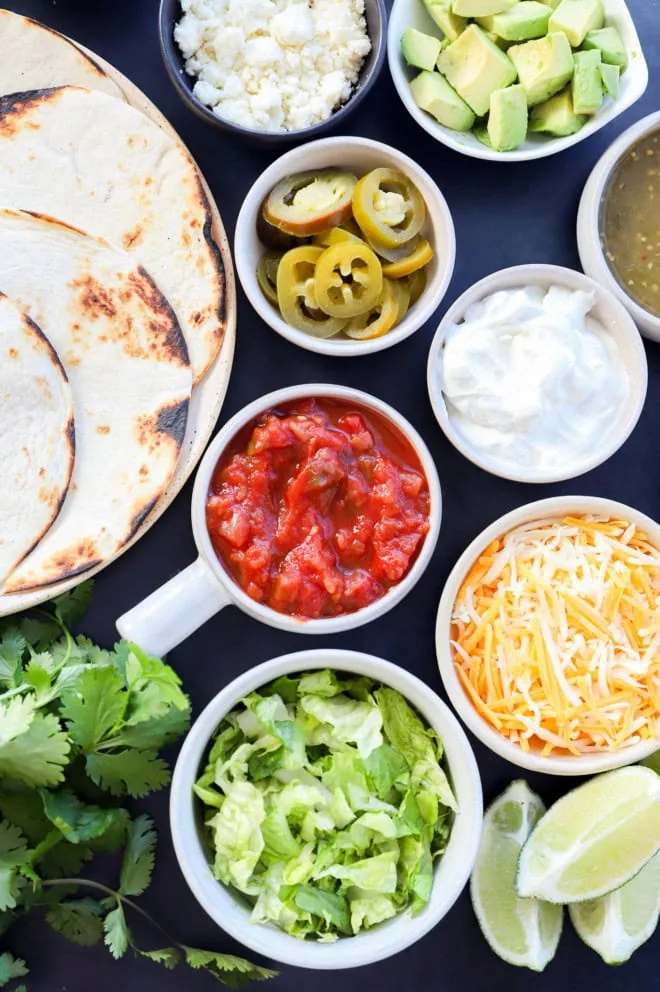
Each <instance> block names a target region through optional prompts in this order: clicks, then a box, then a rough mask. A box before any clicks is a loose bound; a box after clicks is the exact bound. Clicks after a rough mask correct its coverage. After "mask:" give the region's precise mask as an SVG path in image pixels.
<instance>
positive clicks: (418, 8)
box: [387, 0, 649, 162]
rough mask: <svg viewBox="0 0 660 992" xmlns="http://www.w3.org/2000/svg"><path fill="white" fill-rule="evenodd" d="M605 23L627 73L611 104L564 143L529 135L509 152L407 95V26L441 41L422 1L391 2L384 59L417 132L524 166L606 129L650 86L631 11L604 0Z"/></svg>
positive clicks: (411, 72)
mask: <svg viewBox="0 0 660 992" xmlns="http://www.w3.org/2000/svg"><path fill="white" fill-rule="evenodd" d="M603 3H604V7H605V12H606V15H607V23H608V24H612V25H613V26H614V27H616V28H617V29H618V31H619V33H620V35H621V37H622V39H623V42H624V44H625V46H626V52H627V53H628V62H629V64H628V68H627V69H626V71H625V72H624V74H623V75H622V76H621V88H620V91H619V96H618V98H617V99H616V100H611V99H610V98H609V97H608V98H607V99H606V101H605V103H604V105H603V106H602V107H601V109H600V110H599V111H598V113H597V114H596V115H595V116H594V117H593V118H592V119H591V120H590V121H588V122H587V123H586V124H585V126H584V127H583V128H582V129H581V130H580V131H578V132H577V134H571V135H569V136H568V137H566V138H553V137H550V136H548V135H542V134H530V135H529V136H528V137H527V140H526V141H525V142H524V143H523V144H522V145H521V146H520V148H516V149H515V151H512V152H496V151H493V149H492V148H488V147H487V146H486V145H484V144H482V143H481V142H480V141H479V140H478V139H477V138H475V136H474V135H473V134H472V133H471V132H469V131H467V132H461V131H452V130H451V128H448V127H443V126H442V124H438V122H437V121H436V120H435V119H434V118H433V117H431V115H430V114H427V113H425V111H423V110H420V108H419V107H418V106H417V104H416V103H415V101H414V100H413V98H412V94H411V92H410V85H409V84H410V80H411V79H412V78H413V77H414V76H415V75H416V74H417V71H418V70H416V69H413V68H411V67H410V66H408V65H407V64H406V61H405V59H404V57H403V55H402V54H401V37H402V35H403V32H404V31H405V30H406V28H408V27H414V28H417V30H418V31H424V32H425V33H426V34H433V35H435V36H436V37H440V34H441V32H440V29H439V28H438V27H437V25H435V24H434V23H433V21H432V20H431V18H430V17H429V15H428V14H427V13H426V10H425V9H424V5H423V3H422V0H395V2H394V6H393V8H392V13H391V14H390V24H389V29H388V35H387V57H388V61H389V65H390V72H391V73H392V79H393V80H394V85H395V86H396V89H397V91H398V94H399V96H400V97H401V99H402V101H403V104H404V106H405V107H406V110H407V111H408V112H409V113H410V114H411V116H412V117H414V118H415V120H416V121H417V123H418V124H419V125H420V127H423V128H424V130H425V131H428V133H429V134H430V135H432V137H434V138H435V139H436V140H437V141H440V142H442V144H443V145H447V147H448V148H453V149H454V151H457V152H460V153H461V154H462V155H470V156H471V157H472V158H483V159H489V160H491V161H493V162H526V161H529V160H530V159H536V158H545V157H546V156H548V155H555V154H556V153H557V152H561V151H563V150H564V149H565V148H570V147H571V146H572V145H577V144H578V142H580V141H584V139H585V138H588V137H589V136H590V135H592V134H595V132H596V131H599V130H600V129H601V127H605V125H606V124H609V123H610V121H613V120H614V119H615V118H616V117H618V116H619V114H622V113H623V112H624V110H627V109H628V108H629V107H631V106H632V105H633V103H635V102H636V101H637V100H639V98H640V97H641V96H642V94H643V93H644V90H645V89H646V87H647V84H648V81H649V73H648V67H647V65H646V60H645V58H644V54H643V52H642V46H641V45H640V42H639V38H638V36H637V31H636V30H635V24H634V22H633V19H632V17H631V14H630V11H629V10H628V7H627V5H626V4H625V3H624V2H623V0H603Z"/></svg>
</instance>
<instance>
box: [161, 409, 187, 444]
mask: <svg viewBox="0 0 660 992" xmlns="http://www.w3.org/2000/svg"><path fill="white" fill-rule="evenodd" d="M188 405H189V404H188V400H182V402H181V403H173V404H171V405H170V406H164V407H163V408H162V410H160V412H159V414H158V421H157V424H158V432H159V433H160V434H169V436H170V437H171V438H172V439H173V440H174V441H175V442H176V444H177V446H178V447H179V448H180V447H181V446H182V444H183V439H184V437H185V434H186V424H187V423H188Z"/></svg>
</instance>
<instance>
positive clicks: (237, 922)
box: [170, 650, 482, 970]
mask: <svg viewBox="0 0 660 992" xmlns="http://www.w3.org/2000/svg"><path fill="white" fill-rule="evenodd" d="M314 668H333V669H338V670H339V671H345V672H355V673H357V674H360V675H367V676H369V677H370V678H373V679H376V680H377V681H380V682H382V683H384V684H385V685H387V686H391V687H392V688H394V689H397V690H398V691H399V692H401V693H402V695H404V696H405V697H406V699H408V700H409V701H410V702H411V703H412V704H413V706H415V707H416V708H417V710H418V711H419V712H420V713H421V715H422V716H423V717H424V718H425V719H426V720H427V721H428V723H429V725H430V726H431V727H433V729H434V730H436V731H437V732H438V734H439V735H440V738H441V739H442V742H443V745H444V748H445V758H446V762H447V768H448V770H449V774H450V777H451V780H452V785H453V787H454V792H455V794H456V798H457V800H458V805H459V812H458V813H457V814H456V819H455V821H454V826H453V829H452V832H451V835H450V838H449V844H448V845H447V850H446V852H445V854H444V855H443V857H442V858H441V859H440V860H439V861H438V862H437V865H436V869H435V881H434V884H433V891H432V894H431V899H430V902H429V904H428V906H427V907H426V909H424V910H423V912H422V913H420V914H419V916H416V917H412V916H410V914H409V913H403V914H401V915H399V916H397V917H395V918H393V919H391V920H388V921H387V922H385V923H383V924H381V925H380V926H378V927H375V928H374V929H373V930H368V931H365V932H363V933H360V934H358V935H357V936H355V937H346V938H340V939H339V940H338V941H336V942H335V943H333V944H324V943H317V942H315V941H311V940H307V941H302V940H298V939H297V938H295V937H291V936H290V935H289V934H287V933H284V932H282V931H281V930H277V929H275V928H274V927H270V926H263V925H255V924H252V923H250V914H249V907H248V906H247V903H246V902H244V901H243V900H242V899H241V898H240V897H239V896H237V895H234V894H232V893H230V892H229V891H228V890H227V889H225V888H224V886H223V885H221V883H220V882H218V881H216V879H215V878H214V877H213V874H212V872H211V869H210V867H209V864H208V858H209V852H208V851H207V850H206V849H205V845H204V843H203V838H202V835H201V830H200V818H199V815H198V813H199V809H198V804H197V801H196V799H195V798H194V794H193V791H192V787H193V783H194V782H195V781H196V779H197V777H198V775H199V772H200V768H201V766H202V765H203V763H204V757H205V754H206V750H207V747H208V744H209V740H210V738H211V737H212V735H213V732H214V731H215V729H216V727H217V726H218V725H219V724H220V723H221V722H222V720H223V719H224V717H225V716H226V715H227V713H229V711H230V710H232V709H233V707H234V706H235V705H236V704H237V703H238V701H239V700H240V699H242V698H243V697H244V696H246V695H247V694H248V693H250V692H253V691H255V690H257V689H259V687H260V686H263V685H265V684H266V683H267V682H270V681H271V680H272V679H275V678H278V677H279V676H280V675H286V674H290V673H293V672H302V671H306V670H308V669H314ZM481 822H482V794H481V782H480V778H479V770H478V768H477V763H476V761H475V758H474V755H473V753H472V749H471V747H470V744H469V742H468V739H467V737H466V736H465V734H464V732H463V730H462V729H461V726H460V724H459V723H458V721H457V719H456V718H455V716H454V715H453V714H452V713H451V711H450V710H449V708H448V707H447V706H446V705H445V703H443V702H442V700H441V699H439V698H438V696H437V695H436V694H435V693H434V692H432V691H431V689H429V688H428V686H426V685H425V684H424V683H423V682H421V681H420V679H418V678H416V677H415V676H414V675H411V674H410V673H409V672H407V671H405V670H404V669H403V668H399V667H398V666H397V665H393V664H391V663H390V662H388V661H383V660H382V659H381V658H375V657H373V656H372V655H367V654H362V653H360V652H357V651H338V650H315V651H300V652H298V653H296V654H288V655H284V656H283V657H280V658H274V659H272V660H271V661H267V662H266V663H265V664H263V665H259V666H258V667H257V668H253V669H251V670H250V671H249V672H246V674H245V675H241V676H240V677H239V678H237V679H235V680H234V681H233V682H231V683H230V684H229V685H228V686H227V687H226V688H225V689H223V690H222V692H220V693H219V695H217V696H216V697H215V698H214V699H212V700H211V702H210V703H209V704H208V706H207V707H206V709H205V710H203V712H202V713H201V714H200V716H199V717H198V718H197V720H196V721H195V723H194V724H193V726H192V729H191V731H190V733H189V734H188V736H187V737H186V739H185V741H184V744H183V747H182V749H181V753H180V754H179V758H178V760H177V763H176V768H175V770H174V777H173V780H172V790H171V794H170V825H171V829H172V840H173V842H174V850H175V852H176V856H177V858H178V861H179V865H180V867H181V870H182V872H183V874H184V877H185V879H186V881H187V883H188V885H189V886H190V889H191V890H192V892H193V895H194V896H195V898H196V899H197V900H198V902H199V903H200V905H201V906H202V907H203V908H204V909H205V910H206V912H207V913H208V914H209V916H210V917H211V918H212V919H213V920H215V922H216V923H217V924H218V925H219V926H221V927H222V928H223V929H224V930H226V931H227V933H229V934H231V936H232V937H235V938H236V940H239V941H240V942H241V943H242V944H245V945H246V947H249V948H251V949H252V950H253V951H256V952H257V953H259V954H263V955H265V956H266V957H268V958H272V959H274V960H275V961H281V962H283V963H284V964H291V965H297V966H299V967H302V968H318V969H330V970H336V969H339V968H355V967H357V966H358V965H365V964H371V963H373V962H374V961H380V960H381V959H382V958H386V957H389V956H390V955H392V954H396V953H397V952H398V951H401V950H403V949H404V948H405V947H409V946H410V944H413V943H415V941H416V940H419V939H420V937H423V936H424V934H426V933H427V932H428V931H429V930H430V929H431V928H432V927H434V926H435V925H436V924H437V923H438V922H439V921H440V920H441V919H442V918H443V916H445V914H446V913H448V912H449V910H450V909H451V907H452V906H453V904H454V902H455V901H456V899H458V897H459V895H460V894H461V892H462V890H463V888H464V886H465V883H466V882H467V880H468V878H469V875H470V872H471V870H472V866H473V864H474V860H475V857H476V854H477V847H478V845H479V837H480V834H481Z"/></svg>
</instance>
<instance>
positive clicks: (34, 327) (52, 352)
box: [0, 293, 73, 423]
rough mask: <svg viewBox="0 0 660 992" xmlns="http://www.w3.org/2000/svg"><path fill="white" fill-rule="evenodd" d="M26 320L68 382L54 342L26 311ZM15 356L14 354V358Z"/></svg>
mask: <svg viewBox="0 0 660 992" xmlns="http://www.w3.org/2000/svg"><path fill="white" fill-rule="evenodd" d="M4 295H5V294H4V293H1V294H0V296H2V297H3V298H4ZM25 320H26V322H27V323H28V324H29V326H30V327H31V328H32V330H33V331H34V333H35V334H36V335H37V337H38V338H39V340H40V341H41V344H42V345H43V346H44V348H45V349H46V351H47V352H48V355H49V357H50V360H51V362H52V363H53V365H56V366H57V368H58V369H59V370H60V374H61V375H62V376H63V377H64V381H65V382H68V381H69V377H68V375H67V374H66V369H65V368H64V366H63V365H62V362H61V360H60V356H59V355H58V354H57V352H56V351H55V349H54V348H53V346H52V344H51V343H50V341H49V340H48V338H47V337H46V335H45V334H44V332H43V331H42V330H41V328H40V327H39V325H38V324H37V322H36V320H33V319H32V317H31V316H30V315H29V313H26V314H25ZM13 357H14V356H13V355H12V358H13ZM72 423H73V422H72Z"/></svg>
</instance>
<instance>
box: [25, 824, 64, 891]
mask: <svg viewBox="0 0 660 992" xmlns="http://www.w3.org/2000/svg"><path fill="white" fill-rule="evenodd" d="M61 840H62V834H61V833H60V831H59V830H57V828H54V829H53V830H51V831H50V833H48V834H46V836H45V837H44V839H43V840H42V841H41V843H40V844H37V846H36V847H35V849H34V851H32V854H31V855H30V862H31V863H32V864H35V863H36V862H37V861H39V860H40V858H43V856H44V854H48V852H49V851H52V849H53V848H54V847H55V845H56V844H59V842H60V841H61ZM44 884H47V883H44Z"/></svg>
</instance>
